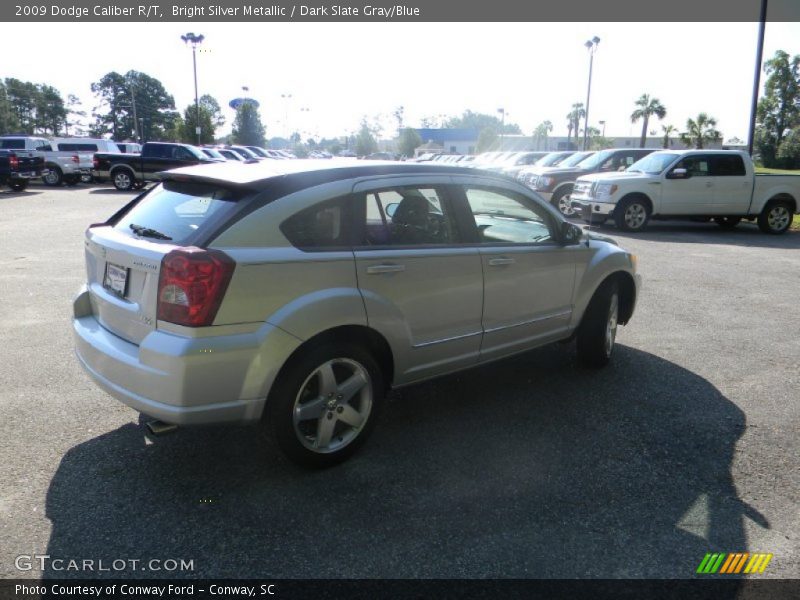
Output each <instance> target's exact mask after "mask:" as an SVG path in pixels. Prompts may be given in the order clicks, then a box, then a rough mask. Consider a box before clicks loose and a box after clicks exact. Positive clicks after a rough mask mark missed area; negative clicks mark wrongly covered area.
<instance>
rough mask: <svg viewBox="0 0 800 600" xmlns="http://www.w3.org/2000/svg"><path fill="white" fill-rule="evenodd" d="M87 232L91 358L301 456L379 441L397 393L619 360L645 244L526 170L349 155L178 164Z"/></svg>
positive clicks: (82, 341) (346, 451) (98, 367)
mask: <svg viewBox="0 0 800 600" xmlns="http://www.w3.org/2000/svg"><path fill="white" fill-rule="evenodd" d="M163 177H164V181H163V182H161V183H158V184H157V185H155V186H153V187H152V188H151V189H150V190H148V191H146V192H144V193H143V194H141V195H140V196H139V197H137V198H136V199H134V200H133V201H132V202H131V203H130V204H128V205H127V206H125V207H124V208H123V209H122V210H120V211H119V212H118V213H117V214H115V215H113V216H112V217H111V218H110V219H109V220H108V221H107V222H106V223H104V224H100V225H94V226H91V227H90V228H89V229H88V230H87V232H86V237H85V255H86V266H87V275H88V281H87V283H86V285H85V287H84V288H83V289H82V290H81V292H80V293H79V294H78V296H77V297H76V299H75V301H74V319H73V327H74V335H75V343H76V350H77V355H78V358H79V360H80V363H81V364H82V365H83V367H84V369H85V370H86V371H87V372H88V373H89V375H90V376H91V377H92V378H93V379H94V380H95V381H96V382H97V384H98V385H99V386H100V387H102V388H103V389H104V390H106V391H107V392H108V393H109V394H111V395H112V396H114V397H115V398H117V399H119V400H121V401H122V402H124V403H125V404H127V405H128V406H131V407H133V408H134V409H136V410H137V411H140V412H141V413H144V414H145V415H149V416H151V417H153V418H155V419H158V420H161V421H164V422H167V423H172V424H178V425H193V424H209V423H223V422H260V423H262V424H263V426H264V427H265V428H266V429H267V430H268V431H269V432H271V434H272V435H274V436H275V439H276V440H277V442H278V444H279V446H280V448H281V449H282V450H283V451H284V452H285V453H286V454H287V455H288V456H289V457H290V458H291V459H292V460H294V461H296V462H298V463H301V464H303V465H307V466H312V467H323V466H328V465H331V464H334V463H337V462H340V461H341V460H344V459H345V458H347V457H348V456H350V455H351V454H352V453H353V452H354V451H355V450H356V449H357V448H358V447H359V446H360V445H361V444H362V443H363V442H364V440H365V438H366V437H367V435H368V434H369V432H370V430H371V428H372V426H373V425H374V423H375V417H376V415H377V413H378V411H379V409H380V407H381V404H382V401H383V397H384V395H385V392H386V391H387V389H389V388H390V387H400V386H405V385H409V384H413V383H416V382H419V381H423V380H426V379H430V378H432V377H437V376H440V375H443V374H446V373H452V372H454V371H458V370H461V369H466V368H469V367H473V366H476V365H479V364H483V363H486V362H489V361H493V360H497V359H500V358H503V357H507V356H511V355H514V354H517V353H520V352H524V351H526V350H530V349H532V348H535V347H538V346H542V345H544V344H549V343H551V342H555V341H560V340H568V339H571V338H573V337H574V338H576V341H577V350H578V355H579V358H580V359H581V361H582V362H583V363H585V364H587V365H589V366H595V367H597V366H602V365H604V364H606V363H607V362H608V360H609V359H610V357H611V355H612V351H613V348H614V342H615V337H616V331H617V325H618V324H624V323H626V322H627V321H628V320H629V319H630V318H631V316H632V314H633V311H634V306H635V304H636V298H637V293H638V289H639V276H638V275H637V274H636V259H635V257H634V256H633V255H631V254H629V253H628V252H626V251H625V250H623V249H621V248H620V247H619V246H617V245H616V244H615V243H614V242H613V241H611V240H609V239H607V238H604V239H601V238H593V237H591V236H588V235H586V234H585V233H584V232H583V231H582V230H581V229H580V228H579V227H578V226H576V225H573V224H571V223H569V222H567V221H565V220H564V219H563V217H561V216H560V215H559V214H558V213H557V212H556V211H555V210H554V209H553V208H552V207H551V206H549V205H548V204H547V203H545V202H544V201H542V199H541V198H539V197H538V196H537V195H536V194H535V193H533V192H531V191H530V190H529V189H528V188H526V187H525V186H524V185H522V184H520V183H517V182H515V181H513V180H511V179H509V178H507V177H503V176H497V175H493V174H489V173H485V172H480V171H475V170H472V169H468V168H459V167H449V166H436V165H430V164H425V163H423V164H415V163H397V162H386V163H379V162H371V163H369V164H365V163H364V162H363V161H347V160H341V161H336V162H330V161H307V160H294V161H264V162H259V163H255V162H253V163H218V164H211V165H204V166H197V167H187V168H182V169H177V170H174V171H170V172H168V173H164V174H163Z"/></svg>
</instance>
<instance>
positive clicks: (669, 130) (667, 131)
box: [661, 125, 678, 148]
mask: <svg viewBox="0 0 800 600" xmlns="http://www.w3.org/2000/svg"><path fill="white" fill-rule="evenodd" d="M661 131H663V132H664V144H663V147H664V148H669V147H670V145H671V144H672V142H671V141H670V139H669V137H670V136H671V135H672V134H673V133H675V132H676V131H678V130H677V129H676V128H675V126H674V125H662V126H661Z"/></svg>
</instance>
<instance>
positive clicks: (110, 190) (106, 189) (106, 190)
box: [89, 187, 142, 196]
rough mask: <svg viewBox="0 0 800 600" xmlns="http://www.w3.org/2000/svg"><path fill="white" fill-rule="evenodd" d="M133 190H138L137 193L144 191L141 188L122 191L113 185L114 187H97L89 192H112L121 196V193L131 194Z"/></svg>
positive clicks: (111, 193)
mask: <svg viewBox="0 0 800 600" xmlns="http://www.w3.org/2000/svg"><path fill="white" fill-rule="evenodd" d="M133 192H136V193H137V194H141V193H142V190H140V189H139V190H128V191H126V192H123V191H121V190H118V189H117V188H113V187H112V188H97V189H94V190H92V191H91V192H89V193H90V194H104V195H105V194H110V195H118V196H121V195H123V194H131V193H133Z"/></svg>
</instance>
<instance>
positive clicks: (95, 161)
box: [92, 156, 100, 171]
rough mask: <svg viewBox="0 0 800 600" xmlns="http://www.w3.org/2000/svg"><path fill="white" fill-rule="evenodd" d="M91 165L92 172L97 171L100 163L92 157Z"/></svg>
mask: <svg viewBox="0 0 800 600" xmlns="http://www.w3.org/2000/svg"><path fill="white" fill-rule="evenodd" d="M92 165H93V166H94V170H95V171H97V170H98V169H99V168H100V161H99V160H97V157H96V156H94V157H92Z"/></svg>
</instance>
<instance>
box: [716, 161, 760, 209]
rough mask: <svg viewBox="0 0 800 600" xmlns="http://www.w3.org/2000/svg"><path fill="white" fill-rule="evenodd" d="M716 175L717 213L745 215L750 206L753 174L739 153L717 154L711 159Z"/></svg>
mask: <svg viewBox="0 0 800 600" xmlns="http://www.w3.org/2000/svg"><path fill="white" fill-rule="evenodd" d="M711 175H712V176H713V177H714V206H713V214H715V215H743V214H746V213H747V209H748V208H749V207H750V198H751V197H752V194H753V175H752V174H751V175H748V174H747V170H746V169H745V166H744V159H743V158H742V157H741V156H740V155H739V154H715V155H713V156H712V159H711Z"/></svg>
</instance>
